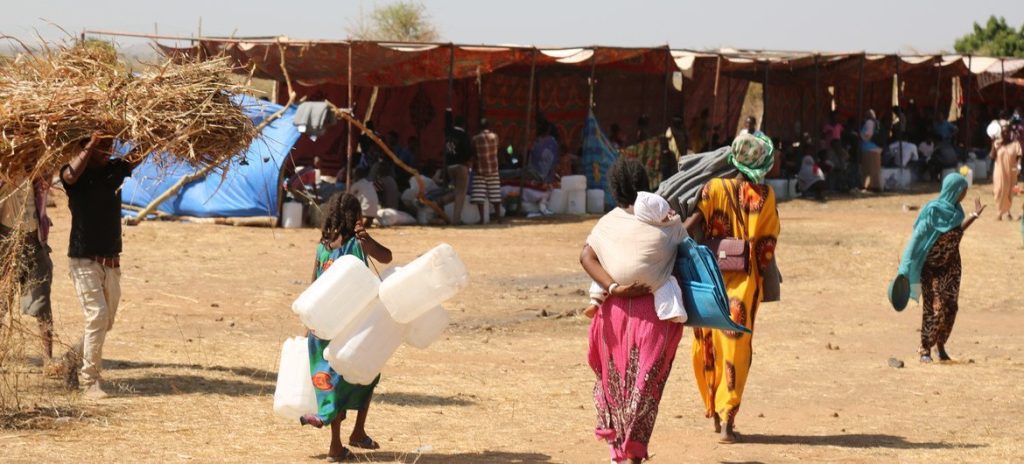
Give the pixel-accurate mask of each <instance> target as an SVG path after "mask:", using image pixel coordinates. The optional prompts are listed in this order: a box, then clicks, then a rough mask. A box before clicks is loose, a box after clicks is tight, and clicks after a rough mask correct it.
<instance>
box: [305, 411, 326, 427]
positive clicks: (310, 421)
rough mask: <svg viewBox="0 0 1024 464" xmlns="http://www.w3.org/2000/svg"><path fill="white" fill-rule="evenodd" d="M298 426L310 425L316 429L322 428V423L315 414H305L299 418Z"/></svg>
mask: <svg viewBox="0 0 1024 464" xmlns="http://www.w3.org/2000/svg"><path fill="white" fill-rule="evenodd" d="M299 424H301V425H312V426H313V427H316V428H318V429H319V428H323V426H324V421H322V420H320V418H319V417H317V416H316V415H315V414H306V415H305V416H302V417H300V418H299Z"/></svg>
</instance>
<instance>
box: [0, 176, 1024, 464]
mask: <svg viewBox="0 0 1024 464" xmlns="http://www.w3.org/2000/svg"><path fill="white" fill-rule="evenodd" d="M931 195H933V194H931V193H924V194H918V195H906V196H882V197H873V198H867V199H856V200H854V199H840V200H835V201H832V202H830V203H828V204H826V205H819V204H816V203H811V202H805V201H796V202H789V203H785V204H782V205H781V207H780V213H781V217H782V224H783V234H782V237H781V240H780V242H779V263H780V266H781V268H782V270H783V273H784V275H785V284H784V286H783V298H784V301H783V302H781V303H775V304H771V305H766V306H765V307H764V308H763V309H762V311H761V313H760V317H759V318H758V326H757V332H756V337H755V339H754V345H755V353H756V356H755V358H754V359H755V362H754V367H753V371H752V374H751V377H750V381H749V384H748V387H747V393H746V396H745V401H744V404H743V411H742V412H741V413H740V415H739V418H738V430H739V431H740V432H741V433H742V434H743V441H744V443H742V444H737V445H731V446H723V445H718V444H717V443H716V440H715V437H714V435H713V434H712V432H711V424H710V422H709V421H708V420H706V419H704V418H703V411H702V406H701V405H700V403H699V397H698V394H697V391H696V389H695V386H694V380H693V374H692V368H691V366H690V362H689V358H690V356H689V353H690V343H691V340H692V339H691V338H690V337H689V334H690V332H689V331H687V332H686V337H685V338H684V343H683V344H682V346H680V355H679V357H678V358H677V363H676V365H675V369H674V371H673V372H672V375H671V380H670V381H669V384H668V386H667V388H666V392H665V397H664V401H663V402H662V404H661V414H660V417H659V418H658V424H657V427H656V429H655V434H654V437H653V441H652V443H651V445H650V449H651V451H652V453H653V455H654V456H653V461H655V462H670V463H676V462H733V463H736V462H797V461H803V462H872V463H873V462H1014V461H1021V460H1024V445H1022V444H1021V441H1020V437H1022V436H1024V421H1020V420H1019V418H1020V417H1022V416H1024V404H1022V402H1021V398H1022V397H1024V386H1022V383H1021V379H1022V374H1024V352H1022V350H1024V339H1022V338H1021V337H1020V327H1021V317H1022V314H1021V310H1022V299H1021V297H1020V296H1019V295H1020V293H1018V292H1017V289H1019V287H1018V285H1019V282H1020V274H1018V273H1019V272H1021V271H1020V269H1021V266H1022V263H1024V260H1022V254H1024V251H1022V250H1021V235H1020V231H1019V227H1018V225H1017V224H1015V223H1006V222H997V221H996V220H995V219H994V214H992V211H987V212H986V214H985V216H983V218H982V220H981V221H979V222H978V223H977V224H976V225H975V226H974V228H972V229H971V230H970V231H969V232H968V234H967V236H966V238H965V239H964V242H963V245H962V252H963V256H964V282H963V287H962V293H961V299H960V303H961V311H960V316H959V319H958V321H957V325H956V330H955V331H954V333H953V337H952V340H951V342H950V345H949V350H950V352H951V355H952V356H953V357H954V358H955V359H956V360H957V362H955V363H952V364H945V365H939V364H934V365H922V364H920V363H919V362H918V361H917V357H916V355H915V353H916V349H917V345H918V342H919V333H918V331H917V328H918V327H919V324H920V309H919V308H918V306H916V305H914V304H912V306H911V307H910V308H909V309H908V310H907V311H905V312H904V313H896V312H894V311H892V310H891V309H889V308H888V307H887V304H886V300H885V296H884V290H885V286H886V284H887V282H888V279H889V278H890V276H891V274H892V271H893V270H894V266H895V264H896V259H897V254H898V252H899V250H900V248H901V247H902V245H903V243H904V241H905V240H906V235H907V233H908V232H909V229H910V224H911V223H912V221H913V220H914V217H915V213H914V212H906V211H904V208H903V205H904V204H908V205H921V204H923V203H924V202H925V201H926V200H927V199H928V198H929V197H930V196H931ZM975 196H980V197H981V198H983V199H984V200H985V201H986V202H988V203H991V188H990V187H988V186H981V187H976V188H975V189H973V190H972V192H971V194H970V197H971V198H973V197H975ZM52 211H53V214H54V215H55V216H56V217H55V221H56V223H57V225H56V229H55V230H54V233H53V237H54V238H53V246H54V249H55V250H56V252H55V253H54V261H55V264H56V267H57V270H56V274H57V276H56V283H55V285H54V297H55V300H56V318H57V330H58V332H59V334H60V335H61V336H62V337H63V338H64V340H68V339H71V338H77V336H78V333H80V330H81V329H80V328H81V324H82V316H81V310H80V309H79V306H78V304H77V302H76V300H75V297H74V294H73V291H72V288H71V284H70V280H69V278H68V277H67V259H66V258H64V257H63V256H64V250H66V240H67V228H68V220H69V217H68V214H67V211H66V206H65V203H64V200H63V199H58V206H57V207H56V208H53V209H52ZM594 221H595V218H588V219H586V220H582V221H573V220H560V221H552V222H525V221H519V222H514V223H513V224H511V225H508V226H488V227H478V228H465V229H451V228H415V227H414V228H395V229H384V230H375V231H374V235H375V236H376V237H377V238H378V239H379V240H380V241H381V242H383V243H385V244H387V245H388V246H390V247H391V248H392V249H393V250H394V252H395V256H396V261H397V262H398V263H402V262H406V261H409V260H410V259H412V258H414V257H415V256H416V255H417V254H418V253H421V252H423V251H425V250H427V249H428V248H430V247H432V246H434V245H435V244H437V243H439V242H448V243H451V244H452V245H453V246H454V247H455V248H456V249H457V250H458V251H459V253H460V254H461V256H462V257H463V258H464V260H465V261H466V262H467V264H468V266H469V269H470V272H471V274H472V285H471V287H470V288H469V289H468V290H466V291H465V292H463V293H462V294H460V295H459V296H458V297H456V298H455V299H454V300H453V301H452V302H450V304H449V305H448V307H449V309H451V310H452V312H453V318H454V321H455V324H453V326H452V327H451V328H450V330H449V331H448V333H447V336H446V337H445V338H444V339H443V340H441V341H440V342H438V343H437V344H435V345H434V346H433V347H431V348H430V349H429V350H425V351H418V350H414V349H411V348H406V347H403V348H401V349H400V350H399V351H398V353H397V355H396V356H395V358H394V359H393V360H392V361H391V362H390V363H389V364H388V366H387V367H386V369H385V371H384V373H383V380H382V381H381V384H380V387H379V388H378V389H377V395H376V396H375V398H374V403H373V406H372V409H371V417H370V421H369V426H368V429H369V431H370V434H371V435H372V436H373V437H374V438H375V439H376V440H377V441H379V442H380V443H381V444H382V445H383V448H382V449H381V450H379V451H376V452H368V453H362V454H360V460H361V461H372V462H392V461H397V462H420V463H449V462H455V463H468V462H488V463H518V462H571V463H576V462H595V463H596V462H607V451H606V447H605V446H604V445H602V444H600V443H598V442H596V441H595V440H594V438H593V433H592V427H593V425H594V422H595V413H594V408H593V404H592V400H591V388H592V385H593V374H592V373H591V371H590V370H589V368H588V367H587V365H586V349H587V342H586V340H587V337H586V334H587V327H588V320H587V319H585V318H582V317H580V316H575V315H570V316H564V314H565V313H567V312H572V311H574V310H577V309H580V308H582V306H583V305H584V302H585V298H584V297H583V296H582V292H581V290H582V289H583V288H584V286H585V285H586V283H587V280H586V278H585V276H584V274H583V273H582V271H581V270H580V267H579V265H578V264H577V260H576V258H577V254H578V251H579V249H580V246H581V245H582V243H583V240H584V238H585V237H586V235H587V233H588V231H589V229H590V228H591V227H592V226H593V224H594ZM317 239H318V232H317V231H314V230H295V231H292V230H287V231H285V230H268V229H247V228H230V227H224V226H212V225H193V224H178V223H147V224H144V225H142V226H139V227H134V228H126V229H125V253H124V258H123V262H124V265H125V267H124V278H123V281H122V285H123V292H124V299H123V301H122V308H121V310H120V312H119V314H118V320H117V325H116V327H115V331H114V332H112V333H111V335H110V336H109V338H108V343H107V347H106V353H105V357H106V359H107V362H106V366H107V370H106V372H105V375H106V376H107V379H108V381H109V382H110V384H111V388H110V390H112V391H113V393H114V395H113V398H110V399H108V400H106V401H103V402H101V403H98V404H89V403H86V402H85V401H84V400H82V401H79V400H77V399H76V398H75V397H73V396H71V397H69V396H68V395H66V394H64V393H62V390H61V389H60V388H59V383H58V382H57V381H53V380H45V381H44V380H39V377H40V376H39V375H35V376H31V379H35V380H33V381H31V382H29V388H30V389H31V390H32V392H30V393H29V394H28V396H30V397H31V398H33V399H31V400H30V401H31V402H34V403H36V404H38V405H39V406H42V407H46V406H53V405H67V404H70V405H73V406H75V407H76V408H81V409H83V410H84V411H86V412H88V414H86V415H84V416H82V417H80V418H79V417H76V418H72V419H68V420H62V421H58V422H57V423H50V424H47V425H46V426H45V428H43V429H31V428H30V429H17V430H11V429H8V430H0V450H2V451H0V456H2V457H0V461H5V462H189V461H191V462H317V461H322V460H323V458H324V457H325V453H326V451H327V444H328V434H327V432H325V431H320V430H313V429H310V428H300V427H299V426H298V424H296V423H291V422H289V421H285V420H282V419H280V418H277V417H276V416H274V415H273V414H272V412H271V403H272V394H273V390H274V381H275V375H276V374H275V372H276V370H277V360H278V354H279V350H280V346H281V342H282V341H283V340H284V339H285V338H286V337H289V336H293V335H299V334H301V333H303V328H302V327H301V326H300V324H299V322H298V320H297V318H296V317H295V316H294V315H293V314H292V313H291V311H290V309H289V308H290V304H291V301H292V300H293V299H294V298H295V296H297V295H298V294H299V292H301V291H302V289H303V288H304V287H305V285H306V283H307V280H308V279H309V276H310V271H311V260H312V252H313V247H314V244H315V242H316V241H317ZM380 270H383V269H382V268H380ZM890 357H896V358H898V359H901V360H903V361H905V362H906V367H905V368H902V369H895V368H892V367H889V365H888V362H887V361H888V360H889V358H890ZM346 430H347V426H346ZM346 433H347V432H346Z"/></svg>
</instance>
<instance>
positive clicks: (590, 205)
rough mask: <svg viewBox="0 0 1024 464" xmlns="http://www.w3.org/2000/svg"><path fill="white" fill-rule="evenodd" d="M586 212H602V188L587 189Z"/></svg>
mask: <svg viewBox="0 0 1024 464" xmlns="http://www.w3.org/2000/svg"><path fill="white" fill-rule="evenodd" d="M587 213H589V214H604V190H601V189H590V190H587Z"/></svg>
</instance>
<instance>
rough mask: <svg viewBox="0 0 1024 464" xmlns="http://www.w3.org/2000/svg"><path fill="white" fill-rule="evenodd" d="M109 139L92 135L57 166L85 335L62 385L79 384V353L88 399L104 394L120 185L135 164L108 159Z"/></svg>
mask: <svg viewBox="0 0 1024 464" xmlns="http://www.w3.org/2000/svg"><path fill="white" fill-rule="evenodd" d="M113 147H114V145H113V140H112V139H111V138H107V137H104V136H101V135H100V134H98V133H94V134H93V135H92V138H91V139H90V140H89V143H87V144H86V145H85V147H84V148H83V149H82V151H81V152H80V153H79V154H78V155H77V156H75V157H74V158H73V159H72V160H71V162H70V163H69V164H67V165H65V166H64V167H62V168H61V170H60V179H61V182H62V183H63V184H64V189H65V190H66V191H67V192H68V207H69V209H71V238H70V240H69V244H68V258H69V267H70V269H71V280H72V282H73V283H74V285H75V291H76V292H77V293H78V298H79V300H80V301H81V303H82V310H83V311H84V312H85V334H84V336H83V337H82V341H81V342H80V343H79V344H78V346H77V347H76V348H73V351H72V352H71V353H69V354H70V355H71V356H70V358H71V359H70V362H69V366H68V375H67V378H66V379H65V383H66V384H67V386H68V387H69V388H75V387H76V386H77V384H78V372H77V368H78V367H79V364H78V361H79V360H78V359H77V358H78V357H79V356H80V357H81V373H82V384H83V386H84V387H85V394H86V396H87V397H89V398H92V399H102V398H105V397H106V396H107V394H106V392H104V391H103V388H102V386H101V384H100V382H101V376H100V372H101V370H102V364H103V342H104V340H105V339H106V336H107V332H109V331H110V330H111V329H112V328H113V327H114V316H115V315H116V313H117V305H118V302H119V301H120V299H121V260H120V254H121V195H120V187H121V183H122V182H124V179H125V178H126V177H129V176H131V173H132V170H133V169H134V168H135V164H133V163H129V162H128V161H125V160H124V159H117V158H111V155H112V154H113Z"/></svg>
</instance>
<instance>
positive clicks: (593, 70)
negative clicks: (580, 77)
mask: <svg viewBox="0 0 1024 464" xmlns="http://www.w3.org/2000/svg"><path fill="white" fill-rule="evenodd" d="M594 53H595V54H596V53H597V50H596V49H595V50H594ZM596 79H597V57H596V56H591V57H590V80H589V81H588V82H587V83H588V84H589V87H590V105H589V106H587V111H588V112H589V111H594V86H595V85H596V83H597V80H596Z"/></svg>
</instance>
